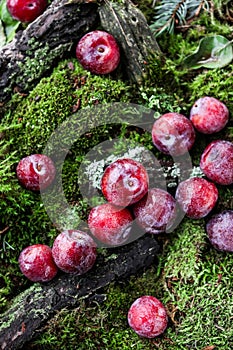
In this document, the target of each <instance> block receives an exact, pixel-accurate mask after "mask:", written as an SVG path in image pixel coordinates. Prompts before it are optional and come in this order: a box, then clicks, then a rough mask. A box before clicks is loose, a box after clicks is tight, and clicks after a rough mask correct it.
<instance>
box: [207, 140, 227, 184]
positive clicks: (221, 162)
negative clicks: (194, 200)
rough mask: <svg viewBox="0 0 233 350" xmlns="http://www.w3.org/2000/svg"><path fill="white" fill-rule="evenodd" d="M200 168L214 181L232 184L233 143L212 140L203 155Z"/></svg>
mask: <svg viewBox="0 0 233 350" xmlns="http://www.w3.org/2000/svg"><path fill="white" fill-rule="evenodd" d="M200 168H201V170H202V171H203V173H204V174H205V176H206V177H207V178H208V179H210V180H212V181H213V182H215V183H217V184H220V185H231V184H232V183H233V143H232V142H230V141H226V140H215V141H212V142H210V143H209V144H208V145H207V146H206V148H205V149H204V151H203V153H202V155H201V159H200Z"/></svg>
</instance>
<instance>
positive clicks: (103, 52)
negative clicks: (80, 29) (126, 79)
mask: <svg viewBox="0 0 233 350" xmlns="http://www.w3.org/2000/svg"><path fill="white" fill-rule="evenodd" d="M76 57H77V59H78V60H79V62H80V63H81V65H82V66H83V67H84V68H85V69H87V70H89V71H90V72H92V73H95V74H108V73H111V72H113V71H114V70H115V69H116V68H117V66H118V65H119V62H120V48H119V46H118V44H117V42H116V40H115V38H114V37H113V36H112V35H111V34H109V33H107V32H105V31H102V30H94V31H92V32H89V33H87V34H85V35H84V36H83V37H82V38H81V39H80V41H79V42H78V44H77V47H76Z"/></svg>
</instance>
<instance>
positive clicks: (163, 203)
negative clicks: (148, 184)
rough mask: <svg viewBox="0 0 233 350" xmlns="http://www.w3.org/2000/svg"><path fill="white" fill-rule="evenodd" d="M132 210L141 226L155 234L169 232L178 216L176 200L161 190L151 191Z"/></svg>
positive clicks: (154, 189)
mask: <svg viewBox="0 0 233 350" xmlns="http://www.w3.org/2000/svg"><path fill="white" fill-rule="evenodd" d="M132 208H133V213H134V216H135V218H136V222H137V223H138V224H139V226H141V227H143V228H144V229H145V230H146V232H149V233H153V234H159V233H162V232H165V231H167V230H169V229H170V228H171V226H172V223H173V222H174V219H175V218H176V214H177V205H176V200H175V198H174V197H173V196H172V195H171V194H170V193H168V192H167V191H165V190H162V189H160V188H151V189H149V191H148V193H147V194H146V195H145V196H144V197H143V198H142V199H141V200H140V201H138V202H137V203H135V204H134V205H133V206H132Z"/></svg>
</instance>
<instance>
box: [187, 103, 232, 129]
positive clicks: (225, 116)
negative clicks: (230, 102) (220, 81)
mask: <svg viewBox="0 0 233 350" xmlns="http://www.w3.org/2000/svg"><path fill="white" fill-rule="evenodd" d="M190 120H191V122H192V123H193V125H194V127H195V129H196V130H197V131H199V132H200V133H203V134H213V133H216V132H219V131H220V130H222V129H223V128H224V127H225V126H226V124H227V122H228V120H229V110H228V108H227V107H226V105H225V104H224V103H222V102H221V101H219V100H218V99H216V98H214V97H210V96H204V97H201V98H199V99H198V100H197V101H196V102H195V103H194V105H193V106H192V108H191V110H190Z"/></svg>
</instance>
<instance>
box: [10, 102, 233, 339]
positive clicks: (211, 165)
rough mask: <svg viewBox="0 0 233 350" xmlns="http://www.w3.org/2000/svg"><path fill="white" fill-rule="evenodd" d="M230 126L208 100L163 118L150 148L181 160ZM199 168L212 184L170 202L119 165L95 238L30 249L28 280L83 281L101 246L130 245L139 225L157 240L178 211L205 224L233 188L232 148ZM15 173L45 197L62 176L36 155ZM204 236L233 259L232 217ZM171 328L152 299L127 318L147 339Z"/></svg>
mask: <svg viewBox="0 0 233 350" xmlns="http://www.w3.org/2000/svg"><path fill="white" fill-rule="evenodd" d="M228 119H229V111H228V109H227V107H226V106H225V105H224V104H223V103H222V102H221V101H219V100H217V99H216V98H213V97H208V96H205V97H202V98H200V99H198V100H197V101H196V102H195V103H194V105H193V106H192V108H191V111H190V118H189V119H188V118H187V117H185V116H184V115H181V114H178V113H172V112H170V113H166V114H164V115H162V116H160V117H159V118H158V119H157V120H156V121H155V122H154V124H153V127H152V141H153V144H154V146H155V147H156V148H157V149H158V150H159V151H161V152H163V153H164V154H167V155H171V156H178V157H179V156H181V157H182V155H184V154H185V153H186V152H188V151H189V150H190V149H191V148H192V146H193V145H194V142H195V135H196V131H195V129H196V130H198V131H199V132H202V133H205V134H211V133H216V132H218V131H220V130H222V129H223V128H224V127H225V125H226V124H227V122H228ZM200 168H201V169H202V171H203V173H204V175H205V177H206V179H205V178H203V177H191V178H188V179H186V180H184V181H182V182H180V183H179V184H178V186H177V189H176V193H175V196H172V195H171V194H170V193H169V192H167V191H165V190H163V189H160V188H150V187H149V177H148V173H147V170H146V169H145V167H144V166H143V165H142V164H141V163H140V162H138V161H136V160H133V159H130V158H120V159H118V160H116V161H114V162H113V163H111V164H109V165H108V166H107V167H106V169H105V170H104V173H103V175H102V178H101V190H102V194H103V197H104V198H105V200H106V202H105V203H103V204H100V205H97V206H95V207H93V208H92V209H91V210H90V213H89V216H88V220H87V221H88V226H89V229H90V234H88V233H86V232H83V231H79V230H66V231H63V232H61V233H60V234H59V235H58V236H57V237H56V238H55V240H54V243H53V246H52V248H50V247H48V246H46V245H43V244H35V245H32V246H29V247H26V248H25V249H24V250H23V251H22V252H21V254H20V256H19V266H20V269H21V271H22V273H23V274H24V275H25V276H26V277H27V278H28V279H30V280H31V281H37V282H38V281H39V282H46V281H50V280H51V279H52V278H54V277H55V275H56V274H57V272H58V270H59V269H60V270H62V271H64V272H66V273H76V274H79V275H81V274H84V273H86V272H87V271H88V270H89V269H91V268H92V266H93V265H94V263H95V260H96V256H97V242H101V243H103V244H105V245H107V246H118V245H122V244H124V243H125V244H126V243H127V241H128V240H129V238H130V235H131V234H132V223H133V222H136V223H137V225H138V226H139V227H141V228H142V229H143V230H144V232H148V233H152V234H159V233H163V232H167V231H168V230H169V228H170V227H172V225H173V222H174V221H175V219H176V217H177V215H178V213H179V211H180V210H182V211H183V212H184V213H185V215H186V216H188V217H190V218H193V219H199V218H203V217H206V216H207V215H208V214H209V213H210V212H211V211H212V209H213V208H214V206H215V204H216V203H217V200H218V189H217V184H221V185H230V184H232V183H233V144H232V143H231V142H229V141H225V140H215V141H213V142H211V143H210V144H209V145H207V147H206V148H205V150H204V151H203V153H202V155H201V160H200ZM16 173H17V178H18V180H19V182H20V183H21V184H22V185H23V186H24V187H25V188H27V189H28V190H32V191H39V190H41V189H46V188H47V187H48V186H50V185H51V183H52V182H53V181H54V179H55V176H56V169H55V166H54V163H53V161H52V160H51V159H50V158H49V157H48V156H46V155H43V154H33V155H30V156H27V157H25V158H23V159H21V161H20V162H19V163H18V165H17V168H16ZM206 231H207V234H208V238H209V240H210V242H211V243H212V245H213V246H214V247H215V248H217V249H218V250H222V251H231V252H233V211H231V210H225V211H224V212H221V213H219V214H216V215H213V216H212V217H211V218H210V219H209V220H208V222H207V224H206ZM137 315H140V317H139V316H137ZM167 321H168V318H167V314H166V310H165V308H164V306H163V305H162V303H161V302H160V301H159V300H157V299H156V298H155V297H153V296H143V297H141V298H138V299H137V300H135V302H134V303H133V304H132V306H131V308H130V309H129V312H128V322H129V325H130V326H131V327H132V328H133V329H134V330H135V332H136V333H138V334H139V335H141V336H144V337H148V338H151V337H154V336H156V335H158V334H161V333H162V332H163V331H164V330H165V329H166V327H167Z"/></svg>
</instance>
